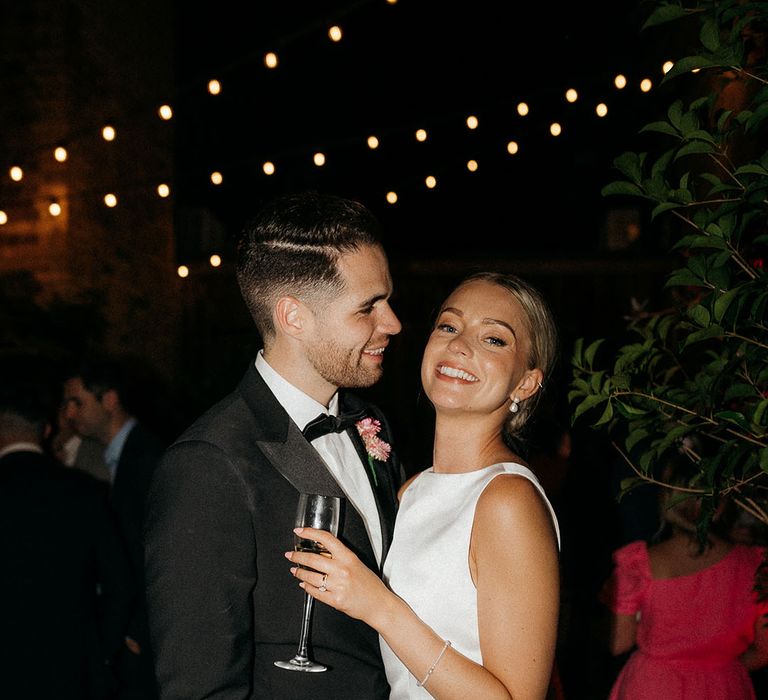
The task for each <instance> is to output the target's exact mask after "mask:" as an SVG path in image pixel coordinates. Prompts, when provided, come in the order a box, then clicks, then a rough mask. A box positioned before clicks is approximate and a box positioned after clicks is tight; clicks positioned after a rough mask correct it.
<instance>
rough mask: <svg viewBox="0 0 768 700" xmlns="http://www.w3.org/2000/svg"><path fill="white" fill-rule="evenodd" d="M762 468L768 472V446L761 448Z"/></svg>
mask: <svg viewBox="0 0 768 700" xmlns="http://www.w3.org/2000/svg"><path fill="white" fill-rule="evenodd" d="M760 469H762V470H763V471H764V472H765V473H766V474H768V447H764V448H763V449H762V450H760Z"/></svg>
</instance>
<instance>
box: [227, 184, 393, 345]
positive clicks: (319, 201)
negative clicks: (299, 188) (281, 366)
mask: <svg viewBox="0 0 768 700" xmlns="http://www.w3.org/2000/svg"><path fill="white" fill-rule="evenodd" d="M380 234H381V229H380V225H379V222H378V220H377V219H376V218H375V217H374V215H373V214H372V213H371V212H370V211H369V210H368V209H366V207H364V206H363V205H362V204H360V202H356V201H354V200H349V199H344V198H342V197H337V196H334V195H328V194H319V193H317V192H304V193H299V194H291V195H287V196H283V197H279V198H278V199H275V200H273V201H272V202H270V203H269V204H267V205H266V206H265V207H263V208H262V209H261V210H260V211H259V213H258V214H257V215H256V216H255V217H254V218H253V219H252V220H251V221H250V222H249V223H248V224H247V225H246V226H245V228H244V229H243V231H242V233H241V236H240V238H239V240H238V244H237V281H238V284H239V285H240V291H241V293H242V295H243V299H244V300H245V303H246V305H247V306H248V310H249V311H250V313H251V316H252V317H253V320H254V322H255V324H256V328H257V329H258V331H259V333H260V334H261V336H262V338H267V337H271V336H273V335H274V328H273V326H272V307H273V304H274V302H275V301H276V300H277V298H278V297H279V296H280V295H281V294H286V293H288V294H294V295H302V294H306V295H313V294H322V293H326V294H327V293H328V292H329V291H334V290H335V291H340V290H341V288H342V281H341V277H340V275H339V271H338V265H337V262H338V259H339V257H340V256H342V255H344V254H346V253H350V252H353V251H355V250H357V249H358V248H360V247H362V246H367V245H381V238H380Z"/></svg>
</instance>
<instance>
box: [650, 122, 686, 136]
mask: <svg viewBox="0 0 768 700" xmlns="http://www.w3.org/2000/svg"><path fill="white" fill-rule="evenodd" d="M649 132H650V133H657V134H666V135H667V136H674V137H675V138H677V137H678V136H680V132H679V131H678V130H677V129H675V127H673V126H672V125H671V124H670V123H669V122H652V123H651V124H646V125H645V126H644V127H643V128H642V129H640V133H641V134H645V133H649Z"/></svg>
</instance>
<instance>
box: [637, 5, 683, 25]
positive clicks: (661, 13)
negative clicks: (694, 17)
mask: <svg viewBox="0 0 768 700" xmlns="http://www.w3.org/2000/svg"><path fill="white" fill-rule="evenodd" d="M687 15H688V10H685V9H683V8H682V7H680V6H678V5H662V6H661V7H659V8H657V9H656V10H654V11H653V12H652V13H651V15H650V17H648V19H646V20H645V23H644V24H643V26H642V29H648V27H655V26H657V25H659V24H665V23H666V22H673V21H675V20H678V19H681V18H682V17H685V16H687Z"/></svg>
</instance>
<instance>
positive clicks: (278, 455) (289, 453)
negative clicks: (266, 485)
mask: <svg viewBox="0 0 768 700" xmlns="http://www.w3.org/2000/svg"><path fill="white" fill-rule="evenodd" d="M256 444H257V445H258V447H259V449H260V450H261V451H262V452H263V453H264V454H265V455H266V457H267V459H269V461H270V462H271V463H272V466H273V467H274V468H275V469H277V471H279V472H280V473H281V474H282V475H283V476H284V477H285V478H286V479H287V480H288V481H289V482H291V485H292V486H293V487H294V488H295V489H296V490H297V491H299V492H300V493H319V494H321V495H323V496H338V497H341V498H343V497H344V492H343V491H342V490H341V487H340V486H339V485H338V484H337V483H336V480H335V479H334V478H333V476H331V473H330V472H329V471H328V467H327V466H326V464H325V462H324V461H323V460H322V459H321V458H320V455H318V454H317V450H315V448H314V447H312V445H310V444H309V443H308V442H307V440H306V438H305V437H304V436H303V435H302V434H301V431H300V430H299V429H298V427H297V426H296V424H295V423H294V422H293V421H291V420H290V419H289V425H288V434H287V438H286V441H285V442H271V441H267V440H257V441H256Z"/></svg>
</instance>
